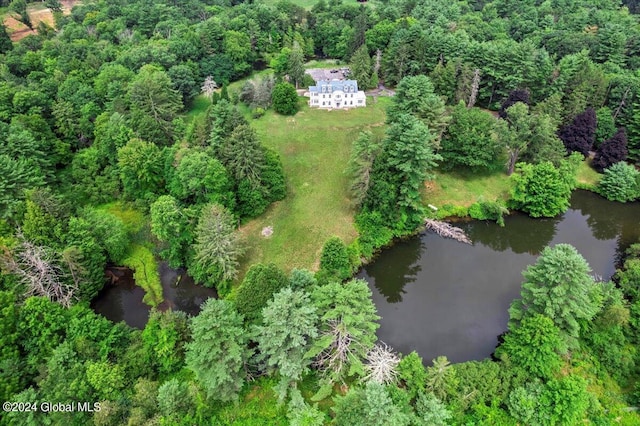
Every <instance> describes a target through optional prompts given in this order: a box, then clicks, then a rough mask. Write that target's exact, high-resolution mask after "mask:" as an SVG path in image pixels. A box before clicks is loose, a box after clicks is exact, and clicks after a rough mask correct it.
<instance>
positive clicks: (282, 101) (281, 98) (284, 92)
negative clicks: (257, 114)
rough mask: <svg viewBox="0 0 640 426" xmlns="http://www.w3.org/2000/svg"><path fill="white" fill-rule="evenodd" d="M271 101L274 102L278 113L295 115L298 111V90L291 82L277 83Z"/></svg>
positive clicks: (274, 107)
mask: <svg viewBox="0 0 640 426" xmlns="http://www.w3.org/2000/svg"><path fill="white" fill-rule="evenodd" d="M271 101H272V102H273V109H274V110H275V112H277V113H278V114H282V115H294V114H295V113H296V112H298V92H296V88H295V87H293V86H292V85H291V84H289V83H280V84H278V85H276V87H275V88H274V89H273V92H272V93H271Z"/></svg>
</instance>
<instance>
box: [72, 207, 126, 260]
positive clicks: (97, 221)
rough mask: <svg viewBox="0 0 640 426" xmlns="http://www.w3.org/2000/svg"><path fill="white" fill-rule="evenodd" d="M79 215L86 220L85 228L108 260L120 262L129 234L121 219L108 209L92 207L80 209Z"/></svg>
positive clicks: (124, 252)
mask: <svg viewBox="0 0 640 426" xmlns="http://www.w3.org/2000/svg"><path fill="white" fill-rule="evenodd" d="M81 217H82V218H83V219H84V220H86V223H87V226H88V229H87V230H88V231H90V232H91V234H92V235H93V238H94V239H95V241H96V242H97V243H98V244H99V245H100V246H101V247H102V248H103V249H104V251H105V252H106V254H107V259H108V261H110V262H111V263H115V264H118V263H120V262H121V261H122V259H123V258H124V257H125V255H126V251H127V247H128V244H129V235H128V234H127V231H126V229H125V226H124V223H122V220H121V219H120V218H118V217H117V216H115V215H114V214H112V213H110V212H108V211H105V210H98V209H92V208H86V209H84V210H82V213H81Z"/></svg>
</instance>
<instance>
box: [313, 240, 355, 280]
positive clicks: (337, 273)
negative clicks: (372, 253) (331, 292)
mask: <svg viewBox="0 0 640 426" xmlns="http://www.w3.org/2000/svg"><path fill="white" fill-rule="evenodd" d="M352 272H353V271H352V267H351V262H350V259H349V253H348V252H347V246H346V245H345V244H344V242H343V241H342V240H341V239H340V237H331V238H329V239H328V240H327V242H326V243H324V246H323V247H322V252H321V253H320V271H319V277H321V279H320V281H332V280H337V281H344V280H346V279H347V278H349V277H350V276H351V274H352Z"/></svg>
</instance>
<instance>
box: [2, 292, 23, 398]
mask: <svg viewBox="0 0 640 426" xmlns="http://www.w3.org/2000/svg"><path fill="white" fill-rule="evenodd" d="M15 302H16V300H15V295H14V294H13V293H11V292H8V291H0V399H2V400H3V401H8V400H9V397H10V396H11V395H12V394H14V393H17V392H19V391H20V390H21V389H22V388H21V385H22V383H21V376H22V372H21V369H20V352H19V348H18V337H19V334H18V331H17V320H18V307H17V305H16V304H15Z"/></svg>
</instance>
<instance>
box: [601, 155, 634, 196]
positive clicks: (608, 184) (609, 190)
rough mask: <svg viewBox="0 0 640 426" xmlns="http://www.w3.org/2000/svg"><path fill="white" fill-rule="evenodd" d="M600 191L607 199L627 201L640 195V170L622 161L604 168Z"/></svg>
mask: <svg viewBox="0 0 640 426" xmlns="http://www.w3.org/2000/svg"><path fill="white" fill-rule="evenodd" d="M598 193H600V195H602V196H603V197H605V198H606V199H607V200H611V201H620V202H622V203H626V202H627V201H633V200H635V199H636V198H638V197H640V172H638V171H637V170H636V168H635V167H633V166H632V165H630V164H627V163H625V162H624V161H620V162H618V163H615V164H614V165H612V166H610V167H609V168H606V169H605V170H604V176H603V177H602V179H601V180H600V183H599V184H598Z"/></svg>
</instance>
